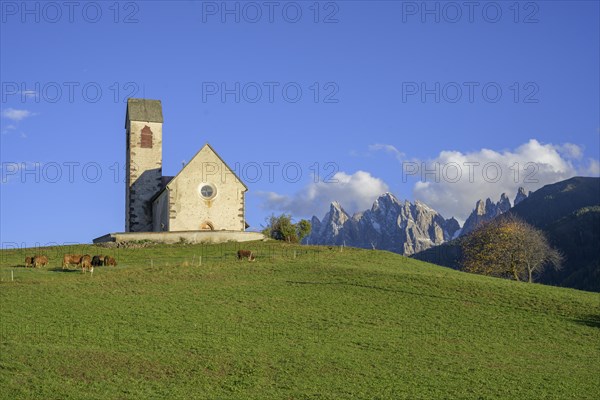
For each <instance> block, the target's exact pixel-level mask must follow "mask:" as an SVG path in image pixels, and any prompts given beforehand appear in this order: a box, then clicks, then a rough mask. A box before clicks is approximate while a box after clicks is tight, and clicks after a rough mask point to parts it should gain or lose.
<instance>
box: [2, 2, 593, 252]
mask: <svg viewBox="0 0 600 400" xmlns="http://www.w3.org/2000/svg"><path fill="white" fill-rule="evenodd" d="M23 4H26V5H25V6H23ZM78 4H79V5H78V6H77V7H75V8H74V9H72V10H70V9H69V5H68V2H66V3H65V2H53V3H52V5H51V6H47V5H46V3H43V2H27V3H22V2H7V1H3V2H2V9H1V11H2V14H1V18H2V20H1V25H0V29H1V31H0V33H1V35H0V47H1V50H0V51H1V54H0V60H1V61H0V73H1V82H2V93H1V96H2V99H1V104H0V109H1V115H2V117H1V118H0V124H1V127H0V130H1V150H0V156H1V161H2V182H1V183H0V190H1V194H0V199H1V204H0V208H1V219H2V223H1V227H0V235H1V239H0V240H1V241H2V243H3V245H5V244H6V243H9V244H11V243H24V244H26V245H29V246H33V245H35V244H37V243H40V244H45V243H50V242H57V243H64V242H90V241H91V239H93V238H94V237H97V236H100V235H103V234H105V233H107V232H115V231H122V230H123V229H124V193H125V188H124V183H123V171H124V170H123V168H124V161H125V136H124V134H125V131H124V128H123V124H124V115H125V101H126V98H127V97H128V96H133V97H147V98H152V99H160V100H162V104H163V113H164V118H165V123H164V129H163V172H164V174H165V175H175V174H176V173H177V172H178V171H179V169H180V168H181V165H182V161H184V160H189V159H190V157H192V156H193V155H194V154H195V153H196V151H197V150H198V149H199V148H200V147H201V146H202V145H203V144H204V143H206V142H209V143H210V144H211V145H212V146H213V147H214V148H215V149H216V150H217V151H218V152H219V153H220V155H221V156H222V157H223V158H224V159H225V160H226V161H227V162H228V163H229V164H230V166H232V167H234V168H235V167H236V166H237V168H238V172H239V175H240V176H241V177H242V179H243V180H244V181H245V182H246V184H247V185H248V187H249V189H250V192H249V193H248V197H247V208H248V210H247V219H248V222H249V223H250V225H252V226H253V227H260V224H262V223H263V222H264V218H265V217H266V216H267V215H268V214H270V213H271V212H276V213H279V212H291V213H292V214H293V215H294V216H295V217H297V218H300V217H310V216H312V215H313V214H316V215H318V216H319V217H321V216H322V215H323V213H324V212H325V211H326V210H327V208H328V204H329V202H330V201H333V200H339V201H340V202H341V203H342V205H343V206H344V207H345V208H347V209H348V211H349V212H354V211H357V210H360V209H363V208H367V207H369V206H370V204H371V203H372V202H373V200H374V199H375V198H376V197H377V195H378V194H381V193H382V192H383V191H390V192H392V193H394V194H395V195H396V196H397V197H398V198H400V199H409V200H415V199H419V200H422V201H424V202H426V203H427V204H430V205H431V206H432V207H434V208H436V209H437V210H439V211H440V212H442V214H443V215H444V216H445V217H447V218H448V217H450V216H453V215H454V216H457V217H458V218H459V219H461V220H462V219H464V217H465V215H466V214H468V212H469V211H470V210H471V209H472V207H473V206H474V204H475V201H476V200H477V199H478V198H480V197H487V196H490V197H492V198H493V199H495V200H497V199H498V198H499V196H500V193H502V192H507V194H508V195H509V197H510V198H511V199H512V198H514V195H515V193H516V189H517V187H518V186H524V187H525V188H526V189H527V190H535V189H537V188H539V187H541V186H543V185H544V184H547V183H552V182H555V181H558V180H561V179H565V178H568V177H570V176H573V175H597V174H598V169H599V166H598V158H599V154H598V153H599V148H600V143H599V135H600V122H599V111H598V110H599V109H600V99H599V97H600V96H599V92H600V90H599V87H600V82H599V73H598V72H599V70H600V62H599V49H600V43H599V37H600V28H599V21H600V9H599V3H598V2H596V1H580V2H577V1H569V2H560V1H540V2H519V3H516V5H515V3H514V2H477V5H476V6H473V7H474V8H473V9H472V10H469V9H468V8H466V6H464V5H463V2H456V3H454V2H450V3H448V2H427V3H426V5H425V6H423V4H425V3H422V2H402V1H398V2H392V1H369V2H366V1H338V2H320V3H317V6H315V2H312V1H310V2H278V3H277V5H273V6H270V4H273V3H269V2H250V3H247V2H244V3H242V2H227V3H226V7H227V10H229V11H230V12H229V13H227V10H224V9H223V6H222V4H224V3H222V2H192V1H175V2H162V1H140V2H121V3H119V5H118V7H115V6H114V3H113V2H80V3H78ZM269 7H273V9H272V14H270V10H269ZM425 7H426V8H425ZM258 9H260V15H259V14H257V10H258ZM317 11H318V12H317ZM298 12H300V13H301V14H298ZM236 18H237V19H238V20H237V21H236ZM236 84H239V90H237V93H236ZM215 88H216V90H217V93H214V90H215ZM222 88H225V89H226V90H229V92H228V94H226V95H225V96H222V94H223V93H222ZM257 88H258V89H260V93H259V92H258V91H257ZM269 88H272V93H270V89H269ZM284 88H285V89H284ZM211 90H212V91H211ZM298 90H300V91H301V97H298V96H297V93H298ZM471 90H472V91H471ZM236 94H237V96H238V97H239V99H236ZM270 94H271V95H272V98H269V97H270ZM465 162H466V163H479V164H478V165H477V166H476V167H473V174H474V177H473V179H472V180H468V179H467V177H468V176H469V174H468V171H467V170H466V169H465V168H466V167H465V164H464V163H465ZM273 163H279V164H278V165H277V164H273ZM489 163H495V164H494V167H493V168H492V169H495V168H496V167H497V166H500V168H501V169H500V171H501V172H502V176H501V178H498V180H497V181H496V180H495V179H491V178H490V176H489V171H488V170H486V172H485V174H487V175H485V176H484V172H483V167H484V166H485V165H487V164H489ZM528 163H531V164H528ZM257 165H258V166H260V171H261V176H260V177H259V178H256V179H255V172H256V166H257ZM268 165H274V167H273V168H274V172H275V174H274V176H273V179H269V167H268ZM415 165H417V166H418V167H419V170H418V171H417V172H415V170H414V169H407V166H409V167H410V168H412V167H413V166H415ZM436 165H437V166H438V167H439V168H440V171H445V172H443V173H441V179H437V181H436V178H435V177H434V176H433V177H432V175H429V176H425V177H423V176H421V175H420V172H422V170H423V167H426V168H430V169H431V168H434V167H435V166H436ZM450 165H452V166H455V165H460V166H461V168H462V170H461V171H462V176H461V179H460V180H458V181H457V180H454V179H452V178H448V176H449V175H452V176H454V175H453V173H454V172H452V173H451V171H450V169H447V170H445V168H446V167H448V166H450ZM467 165H468V164H467ZM472 165H474V164H472ZM284 166H287V172H288V175H287V176H286V175H284V174H283V171H282V170H283V167H284ZM526 168H528V169H526ZM298 170H299V171H301V172H302V176H301V177H300V178H299V179H295V177H296V172H297V171H298ZM516 170H518V171H519V174H518V176H516V175H515V171H516ZM98 171H99V172H100V173H101V176H97V173H98ZM316 171H318V176H316V177H315V176H314V173H315V172H316ZM403 171H404V173H403ZM117 172H118V173H119V174H118V175H119V176H115V174H117ZM446 172H447V174H445V173H446ZM493 172H494V171H493ZM57 173H60V175H57ZM438 175H439V174H438ZM492 175H494V174H492ZM327 178H331V179H337V181H338V183H332V182H331V179H329V180H327ZM438 178H439V177H438ZM484 178H485V179H484ZM315 181H317V183H315ZM324 181H326V182H324ZM5 247H6V246H5Z"/></svg>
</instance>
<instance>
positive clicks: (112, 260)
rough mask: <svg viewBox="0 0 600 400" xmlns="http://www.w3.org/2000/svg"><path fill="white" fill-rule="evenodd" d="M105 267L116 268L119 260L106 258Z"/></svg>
mask: <svg viewBox="0 0 600 400" xmlns="http://www.w3.org/2000/svg"><path fill="white" fill-rule="evenodd" d="M104 265H111V266H113V267H116V266H117V260H115V259H114V258H113V257H109V256H106V258H105V259H104Z"/></svg>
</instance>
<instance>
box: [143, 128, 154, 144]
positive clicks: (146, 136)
mask: <svg viewBox="0 0 600 400" xmlns="http://www.w3.org/2000/svg"><path fill="white" fill-rule="evenodd" d="M142 147H143V148H148V149H151V148H152V131H151V130H150V127H149V126H147V125H146V126H144V129H142Z"/></svg>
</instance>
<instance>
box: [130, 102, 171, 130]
mask: <svg viewBox="0 0 600 400" xmlns="http://www.w3.org/2000/svg"><path fill="white" fill-rule="evenodd" d="M127 120H129V121H144V122H160V123H162V122H163V114H162V104H161V103H160V100H150V99H127V114H126V116H125V128H127Z"/></svg>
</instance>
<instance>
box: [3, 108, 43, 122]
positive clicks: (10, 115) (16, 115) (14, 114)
mask: <svg viewBox="0 0 600 400" xmlns="http://www.w3.org/2000/svg"><path fill="white" fill-rule="evenodd" d="M33 115H35V114H34V113H32V112H31V111H29V110H17V109H16V108H7V109H5V110H2V117H4V118H7V119H10V120H13V121H21V120H23V119H25V118H27V117H31V116H33Z"/></svg>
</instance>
